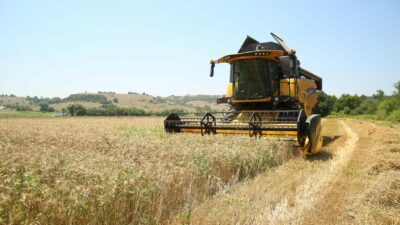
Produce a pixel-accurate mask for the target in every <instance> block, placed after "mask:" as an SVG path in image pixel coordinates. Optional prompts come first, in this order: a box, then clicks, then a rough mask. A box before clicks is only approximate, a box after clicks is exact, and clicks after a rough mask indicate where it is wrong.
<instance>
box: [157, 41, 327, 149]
mask: <svg viewBox="0 0 400 225" xmlns="http://www.w3.org/2000/svg"><path fill="white" fill-rule="evenodd" d="M271 35H272V37H273V38H274V39H275V40H276V42H277V43H275V42H265V43H260V42H258V41H256V40H254V39H253V38H251V37H249V36H248V37H247V38H246V40H245V41H244V43H243V44H242V46H241V48H240V49H239V52H238V53H237V54H232V55H226V56H224V57H222V58H220V59H218V60H211V72H210V76H211V77H212V76H213V75H214V67H215V64H218V63H229V64H230V68H231V70H230V79H229V80H230V81H229V83H228V87H227V92H226V96H225V97H222V98H219V99H217V102H218V103H228V104H229V106H230V110H229V111H226V112H208V113H206V114H205V115H200V114H199V113H179V114H178V113H171V114H170V115H169V116H168V117H167V118H166V119H165V121H164V127H165V131H166V132H170V133H174V132H191V133H201V135H204V134H248V135H250V137H253V136H260V137H261V136H263V135H267V136H284V137H290V138H291V139H292V140H295V141H296V142H297V143H298V146H299V147H301V149H302V151H303V153H304V155H314V154H317V153H318V152H319V151H320V150H321V147H322V135H321V117H320V115H318V114H313V108H314V106H315V104H316V103H317V95H316V92H317V90H322V79H321V78H320V77H318V76H316V75H315V74H313V73H311V72H309V71H307V70H305V69H303V68H301V67H300V62H299V60H298V59H297V57H296V52H295V51H294V50H293V49H289V48H288V47H287V45H286V44H285V43H284V42H283V40H282V39H280V38H279V37H278V36H276V35H275V34H273V33H271Z"/></svg>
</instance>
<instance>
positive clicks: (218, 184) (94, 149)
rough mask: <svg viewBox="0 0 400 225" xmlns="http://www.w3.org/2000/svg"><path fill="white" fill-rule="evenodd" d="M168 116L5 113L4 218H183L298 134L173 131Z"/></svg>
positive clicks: (0, 189)
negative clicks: (287, 136) (258, 135)
mask: <svg viewBox="0 0 400 225" xmlns="http://www.w3.org/2000/svg"><path fill="white" fill-rule="evenodd" d="M162 122H163V120H162V118H156V117H154V118H151V117H147V118H42V119H40V118H37V119H1V120H0V224H32V223H37V224H159V223H161V224H170V223H179V224H184V223H186V222H187V221H189V220H190V217H191V213H192V209H193V208H194V207H195V206H196V205H199V204H200V203H201V202H203V201H205V199H207V198H209V197H210V196H213V195H214V194H215V193H217V192H219V191H223V190H225V189H226V187H229V186H230V185H233V184H235V183H237V182H240V181H242V180H246V179H249V178H251V177H254V176H256V175H257V174H259V173H260V172H263V171H266V170H269V169H270V168H273V167H276V166H278V165H280V164H282V163H283V162H285V161H287V160H288V159H290V158H292V157H293V156H294V155H295V153H294V151H293V146H292V143H291V142H284V141H280V142H279V141H276V140H273V139H265V138H264V139H251V138H249V137H247V136H221V135H215V136H213V135H211V136H201V135H199V134H173V135H171V134H166V133H165V132H164V130H163V123H162Z"/></svg>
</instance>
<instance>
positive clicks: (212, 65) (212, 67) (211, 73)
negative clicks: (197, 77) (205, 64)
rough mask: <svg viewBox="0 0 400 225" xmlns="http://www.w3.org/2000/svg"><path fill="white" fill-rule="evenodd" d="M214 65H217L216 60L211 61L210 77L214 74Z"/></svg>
mask: <svg viewBox="0 0 400 225" xmlns="http://www.w3.org/2000/svg"><path fill="white" fill-rule="evenodd" d="M214 67H215V62H214V61H211V70H210V77H213V76H214Z"/></svg>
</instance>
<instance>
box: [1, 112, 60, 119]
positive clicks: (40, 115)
mask: <svg viewBox="0 0 400 225" xmlns="http://www.w3.org/2000/svg"><path fill="white" fill-rule="evenodd" d="M53 116H54V113H49V112H34V111H10V110H0V119H10V118H48V117H53Z"/></svg>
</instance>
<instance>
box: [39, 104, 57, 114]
mask: <svg viewBox="0 0 400 225" xmlns="http://www.w3.org/2000/svg"><path fill="white" fill-rule="evenodd" d="M39 106H40V112H48V111H49V104H47V103H41V104H40V105H39ZM53 110H54V109H53Z"/></svg>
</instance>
